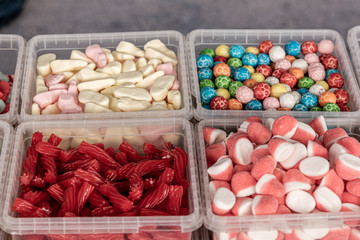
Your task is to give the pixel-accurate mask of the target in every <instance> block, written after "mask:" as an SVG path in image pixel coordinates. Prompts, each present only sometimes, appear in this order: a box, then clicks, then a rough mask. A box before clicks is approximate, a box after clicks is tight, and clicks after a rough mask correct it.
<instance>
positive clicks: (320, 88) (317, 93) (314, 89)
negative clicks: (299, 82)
mask: <svg viewBox="0 0 360 240" xmlns="http://www.w3.org/2000/svg"><path fill="white" fill-rule="evenodd" d="M309 92H310V93H312V94H314V95H315V96H317V97H318V96H320V94H322V93H324V92H325V88H324V87H323V86H322V85H320V84H314V85H312V86H311V87H310V89H309Z"/></svg>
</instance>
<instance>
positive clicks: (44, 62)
mask: <svg viewBox="0 0 360 240" xmlns="http://www.w3.org/2000/svg"><path fill="white" fill-rule="evenodd" d="M55 59H56V55H55V54H53V53H47V54H44V55H41V56H39V57H38V59H37V63H36V71H37V73H38V74H39V75H40V76H42V77H45V76H46V75H49V74H50V73H51V67H50V63H51V62H52V61H54V60H55Z"/></svg>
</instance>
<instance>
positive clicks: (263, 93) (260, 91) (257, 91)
mask: <svg viewBox="0 0 360 240" xmlns="http://www.w3.org/2000/svg"><path fill="white" fill-rule="evenodd" d="M253 91H254V96H255V98H256V99H258V100H264V99H265V98H267V97H269V96H270V94H271V89H270V86H269V84H267V83H265V82H260V83H257V84H256V85H255V87H254V88H253ZM210 107H211V106H210Z"/></svg>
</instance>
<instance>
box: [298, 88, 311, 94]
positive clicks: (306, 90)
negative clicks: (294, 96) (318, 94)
mask: <svg viewBox="0 0 360 240" xmlns="http://www.w3.org/2000/svg"><path fill="white" fill-rule="evenodd" d="M297 92H298V93H300V94H301V95H304V94H305V93H307V92H309V90H308V89H306V88H299V89H298V90H297Z"/></svg>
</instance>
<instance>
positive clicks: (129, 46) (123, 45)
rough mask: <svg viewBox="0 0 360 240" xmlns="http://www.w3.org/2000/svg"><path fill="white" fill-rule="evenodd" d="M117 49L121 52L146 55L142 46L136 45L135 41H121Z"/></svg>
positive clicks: (137, 55) (140, 55)
mask: <svg viewBox="0 0 360 240" xmlns="http://www.w3.org/2000/svg"><path fill="white" fill-rule="evenodd" d="M116 51H117V52H120V53H127V54H130V55H134V56H135V57H144V56H145V53H144V51H143V50H141V49H140V48H138V47H136V46H135V45H134V44H133V43H130V42H126V41H121V42H119V44H118V45H117V47H116Z"/></svg>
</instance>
